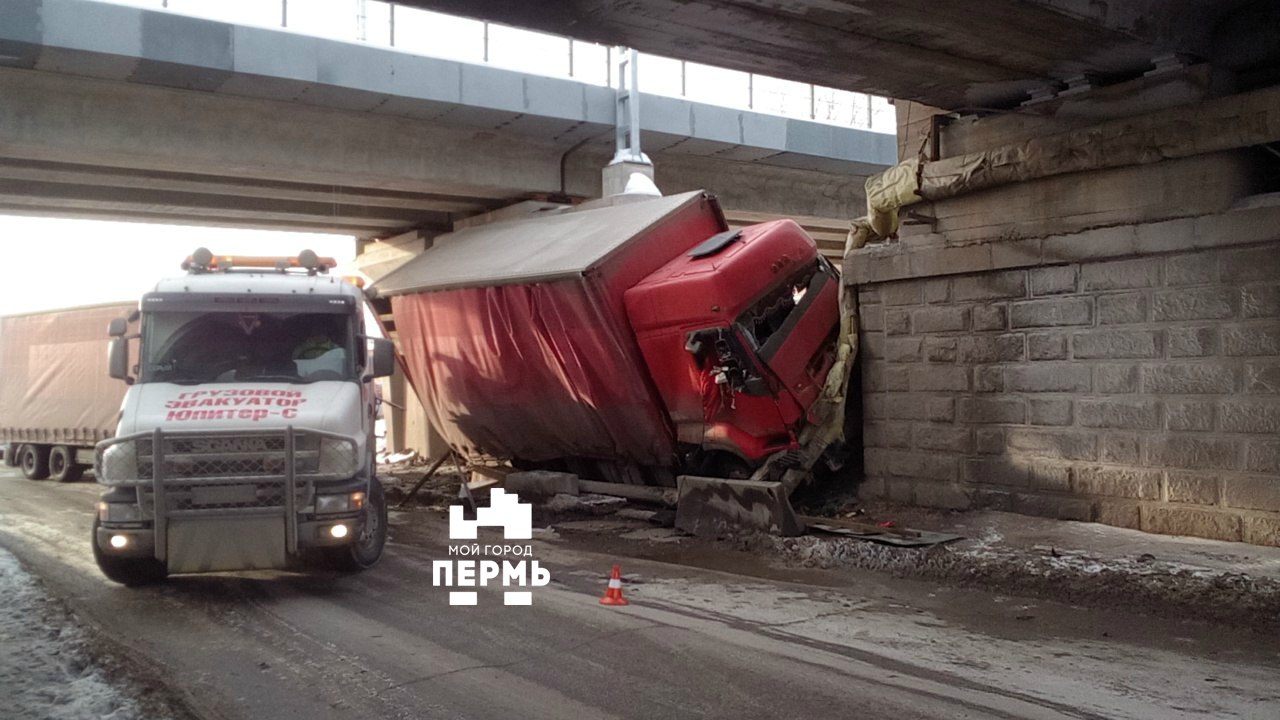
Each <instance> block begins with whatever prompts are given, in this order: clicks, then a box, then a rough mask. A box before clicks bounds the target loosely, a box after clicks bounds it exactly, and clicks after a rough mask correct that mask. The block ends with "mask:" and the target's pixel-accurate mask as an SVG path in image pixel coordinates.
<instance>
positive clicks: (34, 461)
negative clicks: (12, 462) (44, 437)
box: [18, 445, 49, 480]
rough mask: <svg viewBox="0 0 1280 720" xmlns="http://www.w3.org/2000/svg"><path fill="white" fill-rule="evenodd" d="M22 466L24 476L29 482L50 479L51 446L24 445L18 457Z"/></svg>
mask: <svg viewBox="0 0 1280 720" xmlns="http://www.w3.org/2000/svg"><path fill="white" fill-rule="evenodd" d="M18 462H19V463H20V464H21V465H22V474H23V475H26V476H27V479H28V480H43V479H45V478H47V477H49V446H47V445H23V446H22V452H21V454H20V455H19V456H18Z"/></svg>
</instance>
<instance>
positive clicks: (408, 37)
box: [99, 0, 896, 133]
mask: <svg viewBox="0 0 1280 720" xmlns="http://www.w3.org/2000/svg"><path fill="white" fill-rule="evenodd" d="M99 1H101V2H112V3H115V4H120V5H131V6H134V7H141V8H146V9H151V10H167V11H169V12H174V13H179V14H183V15H191V16H195V17H203V18H209V19H212V20H219V21H222V22H229V23H235V24H240V25H257V26H261V27H272V28H283V29H285V30H288V31H290V32H297V33H301V34H305V35H312V36H316V37H323V38H328V39H332V40H340V41H345V42H361V43H367V44H370V45H378V46H382V47H387V48H394V49H396V50H399V51H401V52H407V53H414V54H418V55H426V56H430V57H439V58H445V59H449V60H458V61H461V62H469V63H485V64H490V65H494V66H496V67H503V68H508V69H512V70H519V71H520V72H526V73H531V74H535V75H544V76H547V77H559V78H570V79H574V80H577V81H579V82H584V83H591V84H595V85H602V86H606V87H608V86H612V85H613V83H614V80H615V78H613V76H612V75H613V71H614V70H613V69H614V66H615V65H616V63H615V62H614V59H613V58H612V55H611V53H612V49H611V48H608V47H605V46H603V45H597V44H595V43H589V42H583V41H581V40H574V39H571V38H567V37H563V36H559V35H550V34H547V33H540V32H534V31H531V30H523V29H520V28H514V27H509V26H506V25H499V24H496V23H489V22H484V21H481V20H472V19H470V18H463V17H456V16H452V15H445V14H442V13H436V12H431V11H428V10H421V9H418V8H413V7H406V6H403V5H399V4H397V3H394V2H384V1H382V0H99ZM637 67H638V70H639V73H640V79H639V89H640V90H641V91H642V92H646V93H651V94H654V95H665V96H668V97H681V98H687V99H690V100H695V101H697V102H701V103H707V104H711V105H721V106H724V107H732V108H737V109H742V110H752V111H755V112H759V113H763V114H767V115H778V116H782V117H793V118H801V119H806V120H812V121H815V122H821V123H829V124H833V125H840V126H843V127H853V128H858V129H863V130H872V131H875V132H884V133H893V132H895V131H896V120H895V115H894V108H893V105H892V104H890V103H889V101H888V100H886V99H884V98H881V97H876V96H873V95H866V94H863V93H855V92H849V91H846V90H837V89H835V88H828V87H823V86H821V85H814V84H812V83H802V82H795V81H792V80H782V79H779V78H773V77H768V76H765V75H758V74H756V73H745V72H739V71H736V70H726V69H724V68H718V67H713V66H710V65H703V64H700V63H692V62H686V61H683V60H675V59H671V58H665V57H660V56H657V55H649V54H645V53H641V54H640V58H639V61H638V64H637Z"/></svg>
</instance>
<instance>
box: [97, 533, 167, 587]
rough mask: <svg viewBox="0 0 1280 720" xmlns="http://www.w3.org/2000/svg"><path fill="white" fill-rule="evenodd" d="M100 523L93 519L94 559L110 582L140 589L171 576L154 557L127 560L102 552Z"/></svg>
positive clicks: (163, 565)
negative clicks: (99, 542) (99, 536)
mask: <svg viewBox="0 0 1280 720" xmlns="http://www.w3.org/2000/svg"><path fill="white" fill-rule="evenodd" d="M99 524H100V523H99V522H98V519H97V518H94V519H93V539H92V542H93V559H94V561H95V562H97V563H98V569H99V570H101V571H102V574H103V575H106V576H107V579H108V580H112V581H114V582H118V583H120V584H121V585H125V586H127V587H139V586H142V585H154V584H156V583H158V582H160V581H161V580H164V579H165V578H166V577H168V575H169V569H168V568H167V567H165V564H164V563H162V562H160V561H159V560H157V559H155V558H153V557H142V558H126V557H111V556H110V555H107V554H106V553H104V552H102V548H100V547H98V525H99Z"/></svg>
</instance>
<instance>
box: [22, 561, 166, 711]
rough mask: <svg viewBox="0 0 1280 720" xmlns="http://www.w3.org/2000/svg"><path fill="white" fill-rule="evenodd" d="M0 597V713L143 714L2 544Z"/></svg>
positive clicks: (77, 629)
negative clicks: (0, 701) (0, 608)
mask: <svg viewBox="0 0 1280 720" xmlns="http://www.w3.org/2000/svg"><path fill="white" fill-rule="evenodd" d="M0 599H2V600H0V602H3V603H4V611H3V612H0V648H3V651H0V697H3V698H4V709H3V710H2V711H0V715H4V716H5V717H7V718H14V720H28V719H30V720H89V719H90V718H92V719H95V720H96V719H98V718H102V719H103V720H135V719H137V720H143V718H146V715H145V714H144V713H143V712H142V710H141V709H140V708H139V707H138V704H137V703H136V702H135V701H134V700H133V699H132V698H130V697H129V696H128V695H127V694H125V693H124V692H123V691H122V689H121V688H119V687H118V686H117V685H115V684H113V683H112V682H110V681H109V680H108V679H107V678H106V677H105V675H104V674H103V672H102V670H101V668H100V667H99V666H98V665H96V664H95V663H94V660H93V658H92V655H91V652H90V650H89V646H88V639H87V636H86V634H85V632H84V631H83V630H82V629H81V628H80V627H79V626H78V625H77V624H76V622H75V620H74V618H73V617H72V616H71V615H70V614H69V613H68V612H67V611H66V610H65V609H64V608H62V607H61V605H59V604H58V603H57V602H55V601H54V600H52V599H51V598H50V597H49V596H48V594H47V593H46V592H45V590H44V588H43V587H42V586H41V585H40V584H39V583H38V582H36V580H35V579H34V578H33V577H32V576H31V575H30V574H28V573H27V572H26V570H24V569H23V568H22V566H21V565H20V564H19V563H18V560H17V558H15V557H14V556H13V555H11V554H10V553H8V552H7V551H5V550H3V549H0ZM10 713H14V714H10Z"/></svg>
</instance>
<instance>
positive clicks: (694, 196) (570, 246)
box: [375, 191, 705, 297]
mask: <svg viewBox="0 0 1280 720" xmlns="http://www.w3.org/2000/svg"><path fill="white" fill-rule="evenodd" d="M702 196H703V193H702V192H701V191H695V192H687V193H683V194H681V195H672V196H671V197H664V198H654V199H651V200H643V201H639V202H631V203H628V204H625V205H616V206H612V207H601V208H595V209H591V210H578V211H573V212H559V213H555V214H543V215H538V216H536V217H533V218H529V219H521V220H507V221H505V222H495V223H493V224H491V225H481V226H479V227H473V228H467V229H465V230H459V231H458V232H455V233H449V234H448V235H442V236H440V237H438V238H436V240H435V243H434V244H433V245H432V247H431V249H430V250H428V251H427V252H425V253H423V254H422V255H419V256H418V257H416V258H414V259H412V260H410V261H409V262H407V263H405V264H404V265H402V266H400V267H399V268H397V269H395V270H393V271H391V273H389V274H388V275H387V276H385V277H383V278H381V279H379V280H378V281H377V282H376V283H375V285H376V286H377V288H378V293H379V294H380V295H382V296H384V297H386V296H391V295H402V294H404V293H407V292H420V291H426V290H445V289H449V288H460V287H480V286H491V285H506V284H510V283H522V282H546V281H548V280H555V279H558V278H564V277H571V276H574V275H581V274H582V273H583V272H585V271H586V270H587V269H588V268H591V267H593V266H595V265H598V264H600V263H601V262H603V261H605V260H606V259H607V258H608V257H609V255H611V254H612V253H614V252H615V251H617V250H618V248H620V247H622V246H623V245H625V244H626V243H628V242H629V241H631V240H634V239H635V237H636V236H637V235H639V234H641V233H642V232H644V231H645V230H647V229H648V228H650V227H652V226H653V225H654V224H656V223H658V222H660V221H661V220H663V219H664V218H665V217H667V216H668V215H670V214H671V213H672V212H673V211H675V210H677V209H679V208H681V207H684V206H686V205H689V204H691V203H693V202H695V201H697V200H698V199H699V198H700V197H702ZM703 239H705V238H703ZM668 259H669V258H668Z"/></svg>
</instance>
